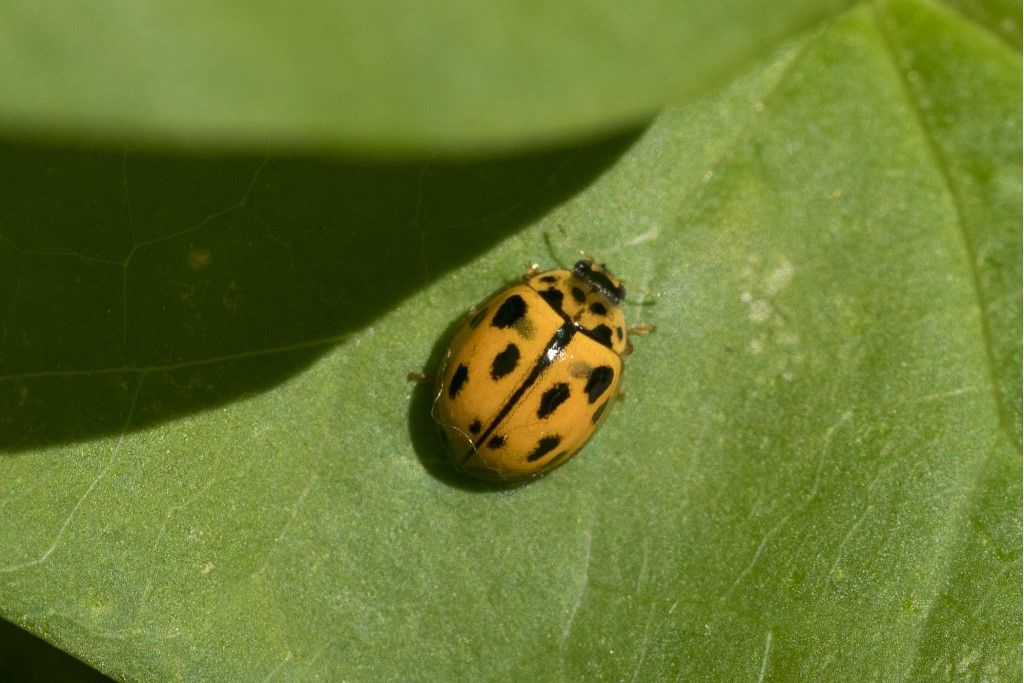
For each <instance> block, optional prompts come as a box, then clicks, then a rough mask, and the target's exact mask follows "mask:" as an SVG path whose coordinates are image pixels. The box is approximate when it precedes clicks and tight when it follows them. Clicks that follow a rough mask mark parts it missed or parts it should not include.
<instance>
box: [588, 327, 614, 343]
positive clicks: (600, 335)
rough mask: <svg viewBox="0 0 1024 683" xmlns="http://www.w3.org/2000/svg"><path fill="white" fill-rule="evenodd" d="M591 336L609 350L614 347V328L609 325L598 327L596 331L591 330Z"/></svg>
mask: <svg viewBox="0 0 1024 683" xmlns="http://www.w3.org/2000/svg"><path fill="white" fill-rule="evenodd" d="M590 336H591V337H593V338H594V339H596V340H597V341H599V342H601V343H602V344H604V345H605V346H607V347H608V348H611V347H612V328H610V327H608V326H607V325H598V326H597V327H595V328H594V329H592V330H590Z"/></svg>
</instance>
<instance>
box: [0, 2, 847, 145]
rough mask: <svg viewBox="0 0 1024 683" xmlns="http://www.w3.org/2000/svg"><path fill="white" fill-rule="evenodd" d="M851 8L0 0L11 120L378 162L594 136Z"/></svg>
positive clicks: (5, 100) (7, 119) (39, 130)
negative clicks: (390, 154) (342, 154)
mask: <svg viewBox="0 0 1024 683" xmlns="http://www.w3.org/2000/svg"><path fill="white" fill-rule="evenodd" d="M848 4H850V3H849V0H815V2H806V1H805V0H775V1H774V2H772V3H762V2H752V1H751V0H721V1H718V2H710V3H709V2H704V1H703V0H675V1H673V2H663V1H660V0H645V1H643V2H630V3H623V2H619V1H618V0H589V1H588V2H548V3H538V2H529V1H528V0H516V1H515V2H484V3H481V2H475V1H474V0H459V1H457V2H452V1H434V2H359V1H358V0H349V1H348V2H337V1H335V2H302V3H281V2H272V1H268V0H264V1H262V2H247V3H227V4H214V3H191V2H182V1H181V0H158V1H156V2H148V3H145V4H142V5H140V4H138V3H125V2H121V0H97V1H95V2H89V3H85V4H81V5H76V4H74V3H58V4H56V5H55V6H53V7H46V6H45V5H44V6H43V7H40V3H38V2H35V1H33V0H7V1H6V2H4V3H0V82H2V83H3V84H4V87H3V88H2V90H0V126H2V127H3V128H4V129H8V130H10V129H13V130H19V131H26V132H30V133H33V134H36V135H42V136H47V137H51V136H59V137H61V138H67V137H70V138H72V139H76V138H80V137H83V136H84V137H87V138H90V139H100V140H114V141H122V140H123V139H124V138H125V136H127V137H128V138H129V139H131V140H134V141H141V142H145V143H147V144H156V145H165V144H167V143H169V142H170V143H174V144H184V145H188V146H193V147H194V146H197V145H202V146H207V147H214V148H223V147H231V148H241V149H246V150H247V149H252V148H253V147H254V146H258V147H269V148H274V149H281V148H286V149H292V148H298V149H302V150H311V151H314V152H318V151H320V150H324V149H328V150H331V149H344V150H359V151H363V152H366V151H369V152H371V153H374V154H378V153H380V152H381V151H382V150H385V149H386V150H391V151H404V152H408V151H410V150H412V151H427V152H432V151H435V150H437V151H441V152H444V153H452V152H466V151H478V150H489V151H493V150H507V149H508V148H509V146H510V145H512V144H522V143H529V144H531V145H537V144H551V143H559V142H560V141H562V140H565V139H575V140H587V139H592V138H593V137H594V136H595V135H596V134H599V133H603V132H607V131H609V130H614V129H620V128H622V127H623V126H625V125H631V124H633V123H634V122H637V121H639V120H641V119H645V118H647V117H650V116H651V115H652V114H654V113H655V112H657V111H658V110H659V109H660V108H661V107H662V106H663V105H664V103H665V102H666V101H673V100H675V99H676V98H678V97H682V96H686V95H691V94H692V93H695V92H701V91H703V90H705V89H706V88H708V87H709V86H710V85H712V84H715V83H718V82H721V80H722V79H723V78H724V77H726V76H728V75H729V74H731V73H734V72H735V71H736V70H737V69H738V68H741V67H742V66H743V65H744V64H746V62H747V61H749V59H750V58H751V57H752V56H756V55H763V54H765V53H768V52H771V51H772V50H774V49H776V47H777V46H778V44H779V43H780V41H781V40H783V39H785V38H787V37H790V36H793V35H795V34H798V33H799V32H801V31H802V30H805V29H806V28H807V27H809V26H813V25H815V24H816V23H817V22H819V21H821V20H822V19H824V18H827V17H830V16H833V15H834V14H835V13H836V12H837V11H838V10H840V9H842V8H844V7H845V6H847V5H848Z"/></svg>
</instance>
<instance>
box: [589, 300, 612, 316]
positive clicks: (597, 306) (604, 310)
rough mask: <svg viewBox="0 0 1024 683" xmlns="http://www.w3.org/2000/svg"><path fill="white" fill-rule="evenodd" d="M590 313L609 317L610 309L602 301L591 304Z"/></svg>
mask: <svg viewBox="0 0 1024 683" xmlns="http://www.w3.org/2000/svg"><path fill="white" fill-rule="evenodd" d="M590 312H591V313H593V314H594V315H608V307H607V306H605V305H604V304H603V303H601V302H600V301H595V302H594V303H592V304H590Z"/></svg>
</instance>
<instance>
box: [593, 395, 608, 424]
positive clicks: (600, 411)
mask: <svg viewBox="0 0 1024 683" xmlns="http://www.w3.org/2000/svg"><path fill="white" fill-rule="evenodd" d="M607 407H608V401H605V402H604V403H602V404H601V405H600V407H598V409H597V410H595V411H594V414H593V415H591V416H590V421H591V422H592V423H594V424H597V422H598V420H600V419H601V415H603V414H604V409H605V408H607Z"/></svg>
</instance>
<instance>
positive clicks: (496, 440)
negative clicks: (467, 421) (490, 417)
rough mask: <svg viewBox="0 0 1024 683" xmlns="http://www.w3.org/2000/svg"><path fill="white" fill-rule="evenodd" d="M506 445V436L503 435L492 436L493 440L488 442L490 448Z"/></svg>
mask: <svg viewBox="0 0 1024 683" xmlns="http://www.w3.org/2000/svg"><path fill="white" fill-rule="evenodd" d="M504 445H505V437H503V436H500V435H499V436H492V437H491V440H490V441H488V442H487V447H488V448H501V447H502V446H504Z"/></svg>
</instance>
